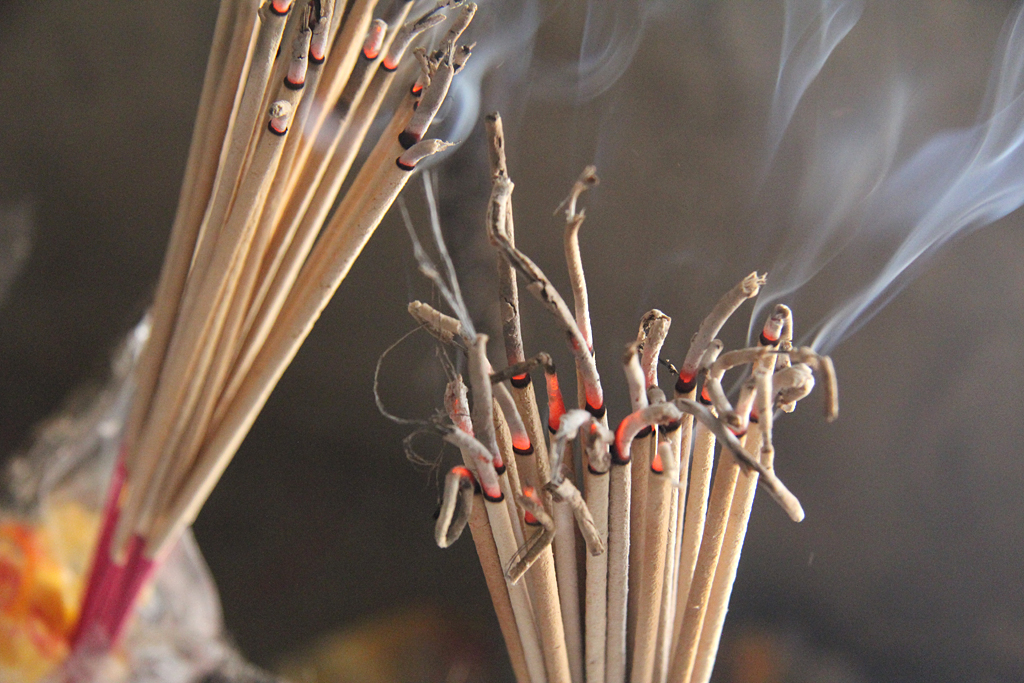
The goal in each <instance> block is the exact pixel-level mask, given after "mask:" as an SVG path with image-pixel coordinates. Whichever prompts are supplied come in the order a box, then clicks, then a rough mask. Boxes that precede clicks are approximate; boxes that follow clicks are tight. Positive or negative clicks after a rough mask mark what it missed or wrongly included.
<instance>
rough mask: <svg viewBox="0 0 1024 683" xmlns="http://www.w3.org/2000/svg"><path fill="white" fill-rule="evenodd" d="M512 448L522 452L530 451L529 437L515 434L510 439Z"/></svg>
mask: <svg viewBox="0 0 1024 683" xmlns="http://www.w3.org/2000/svg"><path fill="white" fill-rule="evenodd" d="M512 448H515V449H516V450H518V451H524V452H525V451H528V450H530V448H531V444H530V437H528V436H526V434H516V435H515V436H513V437H512Z"/></svg>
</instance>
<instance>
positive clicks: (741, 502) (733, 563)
mask: <svg viewBox="0 0 1024 683" xmlns="http://www.w3.org/2000/svg"><path fill="white" fill-rule="evenodd" d="M787 310H788V309H787ZM791 329H792V328H790V332H791ZM787 342H788V340H787ZM778 358H779V357H778V356H774V355H773V356H771V357H769V358H765V359H763V360H761V361H760V362H759V363H757V364H756V365H755V368H754V374H753V378H754V382H755V387H756V401H757V406H756V407H757V413H758V416H759V421H758V422H751V423H750V427H749V429H748V431H747V437H746V441H745V442H746V443H749V444H753V445H755V446H757V447H758V450H757V451H755V453H756V454H757V457H758V458H759V460H760V462H761V464H762V465H764V466H765V467H766V468H769V469H770V468H772V467H773V466H774V464H775V463H774V459H775V450H774V447H773V446H772V417H773V416H772V410H773V409H774V407H775V406H774V403H775V401H774V393H773V389H772V375H773V373H774V371H775V366H776V361H777V360H778ZM787 360H788V359H787ZM757 479H758V473H757V472H754V471H741V472H740V473H739V478H738V480H737V484H736V493H735V495H734V496H733V499H732V505H731V506H730V508H729V522H728V527H727V529H726V533H725V539H724V541H723V543H722V554H721V557H720V558H719V560H718V568H717V569H716V570H715V580H714V583H713V584H712V586H711V595H710V596H709V598H708V612H707V616H705V618H704V626H703V629H702V630H701V636H700V644H699V646H698V647H699V650H698V653H697V660H696V661H695V662H694V668H693V674H692V676H691V680H692V681H695V682H696V683H708V681H710V680H711V671H712V669H714V666H715V658H716V657H717V655H718V643H719V640H720V639H721V637H722V628H723V626H725V614H726V612H727V611H728V610H729V598H730V596H731V595H732V586H733V583H734V582H735V581H736V572H737V570H738V568H739V563H740V553H741V552H742V550H743V540H744V538H745V537H746V535H747V523H748V522H749V521H750V511H751V509H752V507H753V504H754V494H755V492H756V491H757Z"/></svg>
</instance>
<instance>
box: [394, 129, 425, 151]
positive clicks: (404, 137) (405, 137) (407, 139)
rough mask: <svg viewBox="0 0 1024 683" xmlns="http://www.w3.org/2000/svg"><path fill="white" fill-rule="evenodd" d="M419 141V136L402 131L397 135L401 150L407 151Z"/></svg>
mask: <svg viewBox="0 0 1024 683" xmlns="http://www.w3.org/2000/svg"><path fill="white" fill-rule="evenodd" d="M419 141H420V136H419V135H416V133H410V132H409V131H407V130H403V131H402V132H401V133H399V134H398V144H400V145H401V146H402V149H409V148H410V147H412V146H413V145H415V144H416V143H417V142H419Z"/></svg>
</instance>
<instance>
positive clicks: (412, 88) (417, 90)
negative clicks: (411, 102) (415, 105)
mask: <svg viewBox="0 0 1024 683" xmlns="http://www.w3.org/2000/svg"><path fill="white" fill-rule="evenodd" d="M417 85H418V84H417V83H413V84H412V85H411V86H409V92H410V93H411V94H413V95H419V94H420V93H421V92H423V88H417V87H416V86H417Z"/></svg>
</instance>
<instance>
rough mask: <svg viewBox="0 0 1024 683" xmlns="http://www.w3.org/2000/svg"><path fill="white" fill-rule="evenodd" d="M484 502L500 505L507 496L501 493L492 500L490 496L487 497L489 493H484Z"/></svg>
mask: <svg viewBox="0 0 1024 683" xmlns="http://www.w3.org/2000/svg"><path fill="white" fill-rule="evenodd" d="M484 500H486V501H487V502H488V503H500V502H501V501H503V500H505V494H504V493H499V494H498V495H497V496H495V497H494V498H491V497H490V496H489V495H487V491H484Z"/></svg>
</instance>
